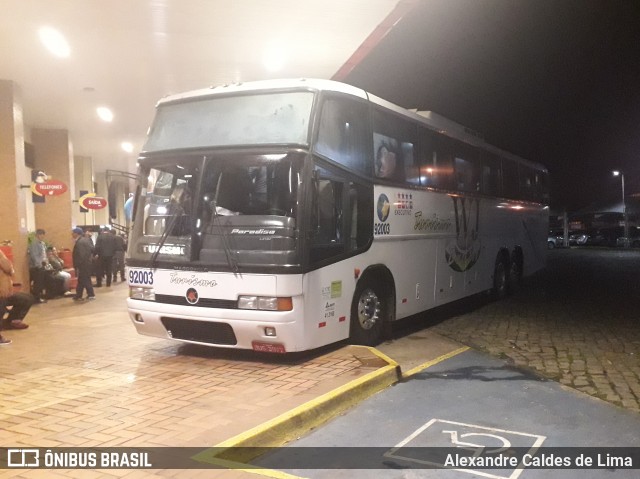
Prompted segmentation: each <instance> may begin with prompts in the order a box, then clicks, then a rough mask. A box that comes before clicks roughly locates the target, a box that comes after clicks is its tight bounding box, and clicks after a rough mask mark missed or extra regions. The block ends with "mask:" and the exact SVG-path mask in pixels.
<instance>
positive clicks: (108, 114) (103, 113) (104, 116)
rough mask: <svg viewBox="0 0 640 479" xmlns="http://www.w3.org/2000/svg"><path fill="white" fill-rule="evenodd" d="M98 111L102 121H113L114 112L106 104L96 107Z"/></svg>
mask: <svg viewBox="0 0 640 479" xmlns="http://www.w3.org/2000/svg"><path fill="white" fill-rule="evenodd" d="M96 112H98V116H99V117H100V119H101V120H102V121H106V122H109V123H110V122H111V121H113V112H112V111H111V110H110V109H109V108H107V107H106V106H100V107H98V108H97V109H96Z"/></svg>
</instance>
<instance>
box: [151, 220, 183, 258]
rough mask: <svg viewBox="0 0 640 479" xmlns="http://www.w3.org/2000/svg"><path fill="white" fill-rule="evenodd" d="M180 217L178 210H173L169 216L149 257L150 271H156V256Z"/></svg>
mask: <svg viewBox="0 0 640 479" xmlns="http://www.w3.org/2000/svg"><path fill="white" fill-rule="evenodd" d="M180 216H181V213H180V208H175V210H174V212H173V213H172V214H171V217H170V218H169V222H168V224H167V225H166V226H165V228H164V231H163V232H162V235H161V236H160V241H159V242H158V244H157V248H156V250H155V251H154V252H153V254H152V255H151V269H156V261H157V259H158V255H159V254H160V250H161V249H162V247H163V246H164V244H165V242H166V241H167V238H168V237H169V233H170V232H171V230H172V229H173V227H174V226H175V224H176V221H177V220H178V217H180Z"/></svg>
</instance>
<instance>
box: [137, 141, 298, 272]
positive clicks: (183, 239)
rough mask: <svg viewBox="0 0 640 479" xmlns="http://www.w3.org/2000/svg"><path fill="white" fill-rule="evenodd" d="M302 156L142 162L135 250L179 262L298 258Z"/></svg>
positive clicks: (239, 262)
mask: <svg viewBox="0 0 640 479" xmlns="http://www.w3.org/2000/svg"><path fill="white" fill-rule="evenodd" d="M301 164H302V158H299V159H298V160H296V159H293V158H289V157H288V155H286V154H280V155H253V156H251V157H247V156H244V155H243V156H237V155H233V156H230V157H225V158H220V157H207V158H204V159H203V158H202V157H200V158H199V159H196V158H193V159H191V160H188V159H185V160H183V161H179V160H176V161H172V162H170V163H165V164H154V165H153V166H150V167H148V168H144V167H143V168H142V171H141V177H143V178H145V179H146V181H145V182H146V185H142V187H141V188H140V194H139V196H138V201H137V203H136V204H137V206H136V213H135V217H134V227H133V231H132V238H131V247H130V248H129V256H130V258H132V259H138V260H151V259H152V258H155V259H158V260H161V261H168V262H172V263H180V262H186V261H189V262H193V263H196V264H197V263H199V264H202V265H207V266H211V265H220V266H225V265H226V266H228V265H229V263H230V261H231V262H233V263H234V267H235V266H243V265H244V266H250V265H291V264H293V263H295V262H296V261H297V256H296V242H295V240H296V217H297V204H298V189H299V183H300V181H301V180H300V174H299V172H300V166H301Z"/></svg>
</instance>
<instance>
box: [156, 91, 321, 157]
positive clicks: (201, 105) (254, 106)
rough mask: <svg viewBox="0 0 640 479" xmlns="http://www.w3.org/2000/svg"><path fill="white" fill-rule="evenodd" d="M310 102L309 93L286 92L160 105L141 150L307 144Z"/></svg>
mask: <svg viewBox="0 0 640 479" xmlns="http://www.w3.org/2000/svg"><path fill="white" fill-rule="evenodd" d="M313 98H314V93H313V92H310V91H288V92H269V93H260V94H251V95H241V96H222V95H218V96H213V97H210V98H204V99H203V98H197V99H193V100H185V101H180V102H175V103H167V104H161V105H160V106H159V107H158V110H157V112H156V116H155V119H154V121H153V125H152V126H151V130H150V131H149V136H148V138H147V143H146V144H145V146H144V148H143V149H144V151H146V152H153V151H168V150H176V149H182V148H203V147H207V146H216V147H220V146H238V145H242V146H247V145H273V144H296V145H308V143H309V123H310V118H311V107H312V105H313Z"/></svg>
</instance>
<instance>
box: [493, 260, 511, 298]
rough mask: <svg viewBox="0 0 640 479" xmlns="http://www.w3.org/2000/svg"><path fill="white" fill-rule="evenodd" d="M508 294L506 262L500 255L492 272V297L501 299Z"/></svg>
mask: <svg viewBox="0 0 640 479" xmlns="http://www.w3.org/2000/svg"><path fill="white" fill-rule="evenodd" d="M508 292H509V268H508V266H507V261H506V259H505V258H504V257H502V255H500V256H498V257H497V258H496V265H495V268H494V270H493V290H492V293H493V297H494V298H495V299H503V298H505V297H506V296H507V293H508Z"/></svg>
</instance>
